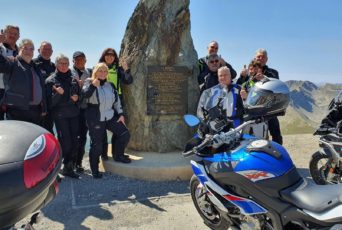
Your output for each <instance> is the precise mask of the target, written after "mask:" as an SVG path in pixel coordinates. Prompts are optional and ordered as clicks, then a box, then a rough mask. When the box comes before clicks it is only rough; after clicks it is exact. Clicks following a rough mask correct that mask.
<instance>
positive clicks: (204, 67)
mask: <svg viewBox="0 0 342 230" xmlns="http://www.w3.org/2000/svg"><path fill="white" fill-rule="evenodd" d="M218 49H219V44H218V42H216V41H212V42H210V43H209V45H208V55H206V56H205V57H203V58H200V59H199V60H198V65H199V70H200V73H199V75H198V78H197V80H198V84H199V88H200V93H201V96H200V99H199V104H198V109H197V115H198V116H199V117H203V114H202V111H203V108H205V109H209V107H210V106H213V105H215V104H217V103H218V100H219V98H223V101H222V103H223V106H224V109H225V111H226V115H227V117H228V118H229V119H230V120H232V121H233V124H232V126H233V127H237V126H238V125H239V124H240V123H241V122H242V121H243V115H244V106H243V102H244V100H246V98H247V96H248V92H249V91H250V89H251V88H252V87H253V86H254V85H255V83H256V82H258V81H261V80H262V79H264V78H275V79H279V74H278V72H277V71H276V70H275V69H271V68H269V67H268V66H267V65H266V63H267V61H268V56H267V51H266V50H265V49H258V50H257V51H256V53H255V56H254V58H253V59H252V60H251V62H250V63H249V65H248V68H246V66H244V68H243V69H242V71H241V73H240V76H239V77H238V78H237V79H236V77H237V73H236V71H235V70H234V69H233V67H232V66H231V64H229V63H227V62H226V61H225V60H224V59H223V58H222V57H221V56H220V55H218ZM268 130H269V132H270V134H271V136H272V140H273V141H275V142H277V143H279V144H281V145H282V144H283V138H282V135H281V131H280V125H279V120H278V118H277V117H274V118H271V119H269V120H268ZM251 131H252V132H253V130H251Z"/></svg>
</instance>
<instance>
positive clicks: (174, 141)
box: [120, 0, 199, 152]
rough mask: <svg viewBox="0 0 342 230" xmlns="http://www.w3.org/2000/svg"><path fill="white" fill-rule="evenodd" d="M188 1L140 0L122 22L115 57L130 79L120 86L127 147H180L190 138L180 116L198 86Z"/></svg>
mask: <svg viewBox="0 0 342 230" xmlns="http://www.w3.org/2000/svg"><path fill="white" fill-rule="evenodd" d="M189 3H190V0H141V1H140V2H139V3H138V5H137V7H136V8H135V10H134V13H133V15H132V17H131V18H130V20H129V22H128V25H127V28H126V32H125V36H124V38H123V41H122V44H121V51H120V57H121V58H123V59H126V60H129V63H130V66H131V73H132V75H133V78H134V82H133V84H131V85H128V86H123V91H124V98H125V109H126V112H127V117H128V119H127V125H128V128H129V130H130V132H131V140H130V143H129V148H131V149H133V150H138V151H153V152H170V151H175V150H181V149H183V147H184V145H185V143H186V141H187V140H188V139H189V138H190V137H191V133H190V129H189V128H188V127H187V126H186V125H185V124H184V121H183V115H184V114H186V113H195V111H196V107H197V100H198V95H199V90H198V85H197V75H198V69H197V53H196V51H195V49H194V46H193V42H192V38H191V34H190V12H189Z"/></svg>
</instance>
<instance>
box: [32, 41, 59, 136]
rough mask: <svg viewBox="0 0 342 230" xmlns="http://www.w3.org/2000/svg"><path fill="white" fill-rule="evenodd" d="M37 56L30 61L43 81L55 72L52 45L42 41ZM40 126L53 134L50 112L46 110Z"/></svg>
mask: <svg viewBox="0 0 342 230" xmlns="http://www.w3.org/2000/svg"><path fill="white" fill-rule="evenodd" d="M38 52H39V55H38V57H37V58H35V59H33V60H32V61H33V62H34V63H35V64H36V66H37V68H38V69H39V71H40V73H41V75H42V77H43V79H44V81H45V80H46V79H47V78H48V77H49V76H50V75H51V74H52V73H54V72H55V70H56V66H55V64H54V63H53V62H52V61H51V56H52V52H53V50H52V45H51V43H50V42H47V41H43V42H42V43H41V44H40V47H39V49H38ZM42 126H43V127H44V128H45V129H47V130H48V131H49V132H51V133H54V132H53V120H52V117H51V111H49V110H48V113H47V114H46V116H45V117H44V118H43V120H42Z"/></svg>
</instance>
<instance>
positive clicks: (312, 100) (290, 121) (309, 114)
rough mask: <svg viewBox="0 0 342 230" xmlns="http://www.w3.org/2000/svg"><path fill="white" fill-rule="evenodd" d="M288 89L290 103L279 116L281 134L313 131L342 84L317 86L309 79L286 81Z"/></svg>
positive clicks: (341, 87)
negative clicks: (284, 112) (283, 114)
mask: <svg viewBox="0 0 342 230" xmlns="http://www.w3.org/2000/svg"><path fill="white" fill-rule="evenodd" d="M285 83H286V85H287V86H288V87H289V89H290V97H291V101H290V105H289V107H288V108H287V110H286V114H285V116H282V117H279V121H280V127H281V130H282V133H283V134H299V133H313V131H314V130H315V129H316V128H317V127H318V126H319V124H320V122H321V120H322V119H323V118H324V117H325V115H326V114H327V113H328V105H329V103H330V102H331V100H332V99H333V98H334V97H335V96H336V95H337V93H338V92H339V90H341V89H342V84H329V83H327V84H324V85H320V86H317V85H316V84H314V83H312V82H310V81H294V80H291V81H286V82H285Z"/></svg>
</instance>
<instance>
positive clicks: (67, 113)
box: [45, 54, 80, 178]
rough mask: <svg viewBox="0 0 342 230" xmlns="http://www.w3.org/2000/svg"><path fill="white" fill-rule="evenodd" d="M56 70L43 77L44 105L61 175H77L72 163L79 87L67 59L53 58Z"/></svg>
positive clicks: (76, 141) (76, 142)
mask: <svg viewBox="0 0 342 230" xmlns="http://www.w3.org/2000/svg"><path fill="white" fill-rule="evenodd" d="M56 67H57V70H56V72H55V73H53V74H52V75H51V76H50V77H48V78H47V79H46V82H45V84H46V91H47V97H48V106H49V108H50V111H51V116H52V118H53V120H54V122H55V125H56V130H57V134H58V140H59V142H60V144H61V147H62V152H63V164H64V168H63V171H62V174H63V175H65V176H69V177H72V178H79V175H78V174H77V173H75V172H74V168H73V163H74V160H75V156H76V151H77V144H78V140H77V135H78V115H79V106H78V99H79V95H80V87H79V85H78V82H77V81H76V80H75V79H74V78H72V74H71V71H70V69H69V58H68V57H66V56H64V55H62V54H61V55H59V56H57V58H56Z"/></svg>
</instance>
